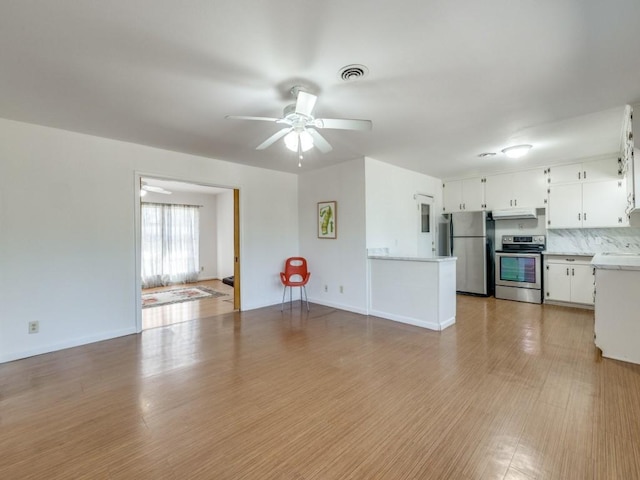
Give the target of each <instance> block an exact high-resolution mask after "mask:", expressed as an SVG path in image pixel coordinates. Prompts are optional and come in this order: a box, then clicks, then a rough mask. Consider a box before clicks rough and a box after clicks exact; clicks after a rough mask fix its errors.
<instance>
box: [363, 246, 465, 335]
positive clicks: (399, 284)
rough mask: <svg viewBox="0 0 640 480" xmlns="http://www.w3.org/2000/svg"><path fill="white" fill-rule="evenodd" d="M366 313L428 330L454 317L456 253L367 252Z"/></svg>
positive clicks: (442, 324)
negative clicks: (392, 254) (398, 254)
mask: <svg viewBox="0 0 640 480" xmlns="http://www.w3.org/2000/svg"><path fill="white" fill-rule="evenodd" d="M369 314H370V315H374V316H377V317H382V318H386V319H388V320H394V321H396V322H402V323H408V324H411V325H416V326H419V327H424V328H429V329H431V330H444V329H445V328H447V327H449V326H451V325H453V324H454V323H455V321H456V257H433V258H421V257H390V256H369Z"/></svg>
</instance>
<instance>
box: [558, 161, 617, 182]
mask: <svg viewBox="0 0 640 480" xmlns="http://www.w3.org/2000/svg"><path fill="white" fill-rule="evenodd" d="M547 172H548V174H549V184H551V185H556V184H559V183H574V182H585V181H586V182H592V181H600V180H613V179H619V178H620V175H621V172H620V164H619V162H618V159H617V158H605V159H602V160H592V161H590V162H583V163H574V164H571V165H560V166H557V167H550V168H549V169H547Z"/></svg>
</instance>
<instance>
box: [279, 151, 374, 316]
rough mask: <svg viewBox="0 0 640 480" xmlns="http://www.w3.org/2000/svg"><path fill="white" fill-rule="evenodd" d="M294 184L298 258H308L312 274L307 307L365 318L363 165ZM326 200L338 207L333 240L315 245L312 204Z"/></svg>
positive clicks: (335, 168)
mask: <svg viewBox="0 0 640 480" xmlns="http://www.w3.org/2000/svg"><path fill="white" fill-rule="evenodd" d="M298 183H299V187H298V188H299V202H300V209H299V224H300V254H301V255H302V256H303V257H306V258H307V261H308V263H309V270H310V271H311V278H310V280H309V285H308V286H307V292H308V295H309V301H312V302H315V303H320V304H323V305H329V306H333V307H337V308H342V309H344V310H350V311H354V312H360V313H366V311H367V284H366V278H367V252H366V235H365V231H366V228H365V189H364V185H365V173H364V159H357V160H351V161H348V162H345V163H341V164H339V165H335V166H331V167H327V168H324V169H321V170H315V171H312V172H306V173H302V174H301V175H300V176H299V181H298ZM330 200H335V201H337V202H338V204H337V208H336V210H337V222H336V223H337V230H336V232H337V239H335V240H328V239H319V238H318V226H317V204H318V202H322V201H330ZM294 253H295V252H293V251H292V252H291V254H290V255H288V256H293V254H294ZM284 259H285V257H283V258H282V261H284ZM324 285H327V289H328V291H327V292H325V291H324ZM340 286H342V287H343V293H340Z"/></svg>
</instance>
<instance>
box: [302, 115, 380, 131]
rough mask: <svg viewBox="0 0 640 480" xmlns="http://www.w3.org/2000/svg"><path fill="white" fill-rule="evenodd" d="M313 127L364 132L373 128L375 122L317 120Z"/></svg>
mask: <svg viewBox="0 0 640 480" xmlns="http://www.w3.org/2000/svg"><path fill="white" fill-rule="evenodd" d="M313 125H314V126H315V127H317V128H332V129H336V130H361V131H363V132H364V131H369V130H371V129H372V128H373V122H371V120H355V119H350V118H316V119H315V120H314V122H313Z"/></svg>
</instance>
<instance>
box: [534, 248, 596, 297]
mask: <svg viewBox="0 0 640 480" xmlns="http://www.w3.org/2000/svg"><path fill="white" fill-rule="evenodd" d="M591 258H592V257H586V256H577V255H570V256H566V255H546V256H545V278H544V291H545V295H544V299H545V302H546V301H551V302H554V301H555V302H563V303H576V304H581V305H589V306H592V305H593V304H594V276H593V267H592V266H591Z"/></svg>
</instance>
